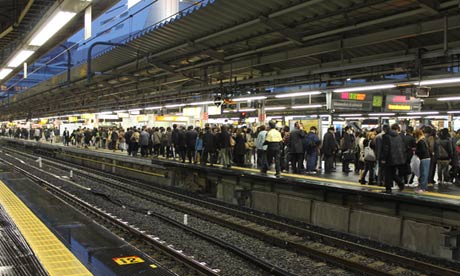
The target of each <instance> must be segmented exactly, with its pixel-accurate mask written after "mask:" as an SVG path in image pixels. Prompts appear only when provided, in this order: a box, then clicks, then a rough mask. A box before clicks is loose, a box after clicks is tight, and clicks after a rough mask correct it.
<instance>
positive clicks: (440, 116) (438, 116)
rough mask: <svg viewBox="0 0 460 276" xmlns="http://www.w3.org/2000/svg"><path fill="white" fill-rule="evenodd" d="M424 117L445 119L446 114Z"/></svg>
mask: <svg viewBox="0 0 460 276" xmlns="http://www.w3.org/2000/svg"><path fill="white" fill-rule="evenodd" d="M425 118H426V119H444V120H445V119H447V116H442V115H433V116H426V117H425Z"/></svg>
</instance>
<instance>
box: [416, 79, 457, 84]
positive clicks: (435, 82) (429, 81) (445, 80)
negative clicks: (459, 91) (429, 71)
mask: <svg viewBox="0 0 460 276" xmlns="http://www.w3.org/2000/svg"><path fill="white" fill-rule="evenodd" d="M456 82H460V78H447V79H434V80H424V81H420V82H414V84H415V85H433V84H447V83H456Z"/></svg>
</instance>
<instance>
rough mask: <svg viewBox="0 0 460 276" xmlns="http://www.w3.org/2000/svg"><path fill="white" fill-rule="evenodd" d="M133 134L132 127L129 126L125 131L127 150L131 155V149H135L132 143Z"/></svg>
mask: <svg viewBox="0 0 460 276" xmlns="http://www.w3.org/2000/svg"><path fill="white" fill-rule="evenodd" d="M132 135H133V130H132V129H131V128H128V130H127V131H126V132H125V143H126V145H127V146H128V148H127V150H126V151H127V152H128V155H131V151H132V149H133V146H132V145H131V136H132Z"/></svg>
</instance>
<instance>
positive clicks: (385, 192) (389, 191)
mask: <svg viewBox="0 0 460 276" xmlns="http://www.w3.org/2000/svg"><path fill="white" fill-rule="evenodd" d="M380 193H382V194H391V190H388V189H386V190H385V191H381V192H380Z"/></svg>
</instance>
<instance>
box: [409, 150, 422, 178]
mask: <svg viewBox="0 0 460 276" xmlns="http://www.w3.org/2000/svg"><path fill="white" fill-rule="evenodd" d="M410 169H411V171H412V172H413V173H414V174H415V175H416V176H417V177H420V158H418V156H417V155H415V154H414V155H412V158H411V159H410Z"/></svg>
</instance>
